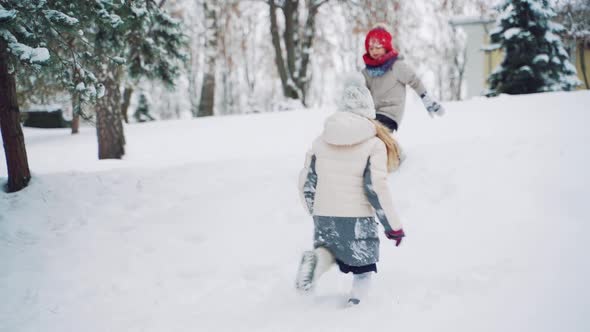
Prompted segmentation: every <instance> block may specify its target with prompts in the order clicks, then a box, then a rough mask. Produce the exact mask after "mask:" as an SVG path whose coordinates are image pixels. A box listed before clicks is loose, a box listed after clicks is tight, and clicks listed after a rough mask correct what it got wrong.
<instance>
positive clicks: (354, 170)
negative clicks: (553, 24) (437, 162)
mask: <svg viewBox="0 0 590 332" xmlns="http://www.w3.org/2000/svg"><path fill="white" fill-rule="evenodd" d="M340 101H341V104H340V105H339V111H338V112H336V113H335V114H333V115H331V116H330V117H328V119H327V120H326V122H325V125H324V131H323V133H322V134H321V135H320V136H319V137H318V138H317V139H315V141H314V142H313V144H312V148H311V149H310V150H309V151H308V152H307V158H306V161H305V165H304V168H303V169H302V171H301V173H300V177H299V192H300V195H301V197H302V201H303V202H304V205H305V208H306V209H307V211H308V212H309V213H310V214H311V215H312V216H313V221H314V248H315V249H314V250H310V251H306V252H304V253H303V257H302V259H301V263H300V266H299V270H298V273H297V280H296V287H297V289H298V290H300V291H302V292H308V291H310V290H311V289H313V286H314V284H315V282H316V281H317V280H318V278H319V277H320V276H321V275H322V274H323V273H324V272H325V271H327V270H328V269H329V268H330V266H331V265H332V264H334V263H337V264H338V266H339V268H340V271H342V272H343V273H349V272H352V273H353V284H352V291H351V294H350V297H349V300H348V303H349V304H351V305H355V304H358V303H359V302H360V301H361V299H362V298H364V297H365V296H366V294H367V292H368V289H369V283H370V280H371V276H372V274H373V273H375V272H377V265H376V263H377V261H378V260H379V237H378V224H377V222H376V221H375V215H377V217H378V219H379V221H380V222H381V224H382V225H383V227H384V229H385V235H386V237H387V238H388V239H391V240H394V241H395V243H396V246H398V245H399V244H400V243H401V240H402V238H403V237H404V236H405V234H404V231H403V230H402V225H401V222H400V220H399V218H398V216H397V214H396V212H395V209H394V207H393V200H392V198H391V194H390V192H389V187H388V184H387V177H388V174H389V172H391V171H393V170H394V169H395V168H397V167H398V166H399V155H398V148H397V145H396V143H395V141H394V140H393V138H392V137H391V135H390V134H389V132H388V130H387V129H386V128H385V127H383V126H382V125H381V124H379V123H378V122H377V121H375V120H374V118H375V107H374V105H373V100H372V98H371V94H370V92H369V90H368V89H367V88H366V87H365V86H364V81H363V79H362V77H360V75H358V74H357V76H356V79H350V78H349V79H348V80H347V82H346V84H345V88H344V89H343V93H342V96H341V98H340Z"/></svg>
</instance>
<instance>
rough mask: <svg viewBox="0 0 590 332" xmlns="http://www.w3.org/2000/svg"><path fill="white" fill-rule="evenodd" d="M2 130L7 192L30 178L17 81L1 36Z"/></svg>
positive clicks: (0, 114)
mask: <svg viewBox="0 0 590 332" xmlns="http://www.w3.org/2000/svg"><path fill="white" fill-rule="evenodd" d="M0 129H1V131H2V141H3V142H4V153H5V156H6V166H7V170H8V183H7V185H6V189H7V191H8V192H15V191H19V190H21V189H23V188H24V187H26V186H27V184H28V183H29V180H30V179H31V172H30V171H29V162H28V160H27V150H26V147H25V137H24V135H23V131H22V128H21V125H20V111H19V109H18V102H17V98H16V80H15V77H14V74H11V73H10V72H9V71H8V49H7V45H6V42H5V41H4V40H2V39H1V38H0Z"/></svg>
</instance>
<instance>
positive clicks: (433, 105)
mask: <svg viewBox="0 0 590 332" xmlns="http://www.w3.org/2000/svg"><path fill="white" fill-rule="evenodd" d="M420 97H422V103H424V107H426V110H427V111H428V115H430V116H431V117H434V115H438V116H443V115H444V114H445V109H444V108H443V107H442V105H441V104H439V103H437V102H436V101H434V100H433V99H432V98H430V96H429V95H427V94H426V92H425V93H424V94H423V95H421V96H420Z"/></svg>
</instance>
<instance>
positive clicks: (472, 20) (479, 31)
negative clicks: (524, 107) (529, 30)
mask: <svg viewBox="0 0 590 332" xmlns="http://www.w3.org/2000/svg"><path fill="white" fill-rule="evenodd" d="M449 23H450V24H451V25H453V26H454V27H458V28H461V29H463V30H464V31H465V34H466V35H467V41H466V45H465V58H466V63H465V82H464V83H465V85H464V89H463V90H464V91H465V95H466V97H472V96H479V95H482V94H483V93H484V91H485V90H487V89H488V87H489V86H488V82H487V79H488V77H489V75H490V73H491V72H492V71H493V70H494V69H495V68H496V67H497V66H498V65H499V64H500V62H502V59H503V57H504V54H503V52H502V50H501V49H495V50H490V39H489V32H490V30H491V29H493V28H494V26H495V24H496V23H495V20H494V19H491V18H481V17H457V18H453V19H452V20H451V21H450V22H449ZM587 39H588V38H587ZM573 53H574V52H572V54H570V59H571V60H572V64H573V63H575V65H576V70H577V73H578V77H579V79H580V81H581V82H582V85H581V86H580V87H579V89H590V40H586V41H585V42H583V41H580V42H578V44H577V47H576V50H575V54H573Z"/></svg>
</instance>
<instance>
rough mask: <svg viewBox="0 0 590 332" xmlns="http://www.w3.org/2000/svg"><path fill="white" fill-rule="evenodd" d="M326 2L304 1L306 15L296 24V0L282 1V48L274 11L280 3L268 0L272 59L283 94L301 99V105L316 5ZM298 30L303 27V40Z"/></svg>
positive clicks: (307, 81) (307, 85) (312, 38)
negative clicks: (301, 21) (273, 55)
mask: <svg viewBox="0 0 590 332" xmlns="http://www.w3.org/2000/svg"><path fill="white" fill-rule="evenodd" d="M326 2H327V1H313V2H312V1H308V2H307V4H306V5H307V18H306V20H305V23H304V26H303V27H301V26H300V25H299V22H300V19H299V0H289V1H284V2H283V5H282V7H280V8H281V10H282V11H283V16H284V18H285V20H284V21H285V31H284V33H283V41H284V45H285V50H284V51H283V47H282V46H281V39H280V34H279V26H278V21H277V14H276V12H277V9H278V8H279V7H278V6H277V4H276V3H275V1H274V0H269V1H268V4H269V7H270V33H271V37H272V45H273V47H274V50H275V62H276V65H277V70H278V72H279V76H280V78H281V84H282V87H283V95H284V96H285V97H287V98H293V99H300V100H301V102H302V103H303V104H304V105H306V103H307V100H306V99H307V98H306V97H307V89H308V87H309V83H310V81H311V78H310V77H308V76H307V72H308V67H309V62H310V52H311V49H312V46H313V40H314V38H315V18H316V15H317V13H318V10H319V7H320V6H322V5H323V4H324V3H326ZM300 31H303V34H302V35H303V39H302V40H300V38H299V36H300V34H301V33H300ZM285 55H286V59H285Z"/></svg>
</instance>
